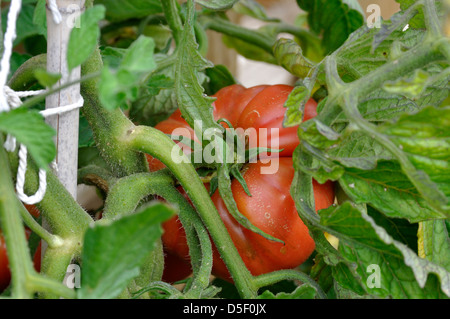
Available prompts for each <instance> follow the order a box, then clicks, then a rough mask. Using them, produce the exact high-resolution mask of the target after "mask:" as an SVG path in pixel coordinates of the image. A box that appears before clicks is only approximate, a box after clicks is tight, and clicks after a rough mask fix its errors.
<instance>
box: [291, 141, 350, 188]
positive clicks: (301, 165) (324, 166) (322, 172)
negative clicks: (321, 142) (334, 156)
mask: <svg viewBox="0 0 450 319" xmlns="http://www.w3.org/2000/svg"><path fill="white" fill-rule="evenodd" d="M293 161H294V167H295V169H296V170H301V171H303V172H305V173H306V174H309V175H311V176H312V177H313V178H314V179H315V180H316V181H318V182H319V183H325V182H326V181H328V180H332V181H336V180H338V179H339V178H341V176H342V174H344V168H343V167H342V166H341V165H338V164H336V163H334V162H333V161H331V160H330V159H327V158H325V157H324V156H323V154H322V153H321V152H320V151H319V150H317V149H314V148H313V147H311V146H310V147H308V146H307V145H306V144H305V143H302V144H300V146H299V147H297V148H296V149H295V151H294V154H293Z"/></svg>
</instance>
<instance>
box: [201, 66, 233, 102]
mask: <svg viewBox="0 0 450 319" xmlns="http://www.w3.org/2000/svg"><path fill="white" fill-rule="evenodd" d="M205 74H206V76H207V77H208V81H207V84H206V87H207V89H206V91H207V92H208V93H209V94H210V95H213V94H216V93H217V92H218V91H219V90H220V89H222V88H224V87H226V86H230V85H233V84H236V83H237V81H236V79H235V78H234V76H233V74H231V72H230V70H228V68H227V67H226V66H225V65H221V64H217V65H214V67H212V68H207V69H205Z"/></svg>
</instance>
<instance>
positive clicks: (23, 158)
mask: <svg viewBox="0 0 450 319" xmlns="http://www.w3.org/2000/svg"><path fill="white" fill-rule="evenodd" d="M45 91H46V90H39V91H22V92H15V91H13V90H12V89H11V88H9V87H8V86H5V88H4V93H5V94H4V95H5V97H7V101H8V102H9V103H8V104H9V105H10V106H11V109H15V108H17V107H19V106H20V105H22V101H21V99H20V97H28V96H34V95H38V94H41V93H43V92H45ZM83 104H84V100H83V97H82V96H81V95H80V99H79V100H78V101H77V102H76V103H73V104H70V105H66V106H59V107H55V108H48V109H46V110H43V111H41V112H40V113H41V115H42V116H43V117H49V116H52V115H59V114H62V113H66V112H70V111H73V110H76V109H79V108H81V107H83ZM4 147H5V149H6V150H7V151H9V152H13V151H14V150H15V149H16V139H15V138H14V137H13V136H11V135H8V137H7V139H6V142H5V144H4ZM27 153H28V150H27V148H26V147H25V146H24V145H23V144H21V145H20V148H19V167H18V170H17V183H16V192H17V196H18V197H19V199H20V200H21V201H22V202H24V203H26V204H29V205H33V204H36V203H39V202H40V201H41V200H42V199H43V198H44V195H45V192H46V188H47V173H46V171H45V170H43V169H40V170H39V188H38V190H37V191H36V193H35V194H34V195H32V196H28V195H26V194H25V192H24V185H25V173H26V171H27ZM51 166H52V167H53V169H55V170H57V169H58V168H57V165H56V163H55V162H54V161H53V162H52V165H51Z"/></svg>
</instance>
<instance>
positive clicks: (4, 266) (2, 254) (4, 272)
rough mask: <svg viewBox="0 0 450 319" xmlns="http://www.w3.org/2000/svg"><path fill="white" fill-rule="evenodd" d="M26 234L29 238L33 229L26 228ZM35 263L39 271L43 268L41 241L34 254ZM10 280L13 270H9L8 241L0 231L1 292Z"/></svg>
mask: <svg viewBox="0 0 450 319" xmlns="http://www.w3.org/2000/svg"><path fill="white" fill-rule="evenodd" d="M25 234H26V236H27V239H28V238H29V237H30V235H31V231H30V230H29V229H28V228H25ZM33 263H34V268H35V269H36V271H38V272H39V271H40V270H41V243H40V242H39V245H38V247H37V249H36V252H35V254H34V258H33ZM10 281H11V272H10V270H9V261H8V254H7V251H6V243H5V239H4V237H3V234H2V233H1V231H0V292H2V291H3V290H5V288H6V287H8V286H9V283H10Z"/></svg>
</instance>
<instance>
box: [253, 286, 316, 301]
mask: <svg viewBox="0 0 450 319" xmlns="http://www.w3.org/2000/svg"><path fill="white" fill-rule="evenodd" d="M316 294H317V291H316V289H314V288H313V287H311V286H309V285H307V284H305V285H301V286H298V287H297V288H296V289H295V290H294V291H293V292H291V293H286V292H279V293H277V294H274V293H273V292H271V291H270V290H265V291H264V292H263V293H262V294H261V295H259V296H258V299H314V298H315V297H316Z"/></svg>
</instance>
